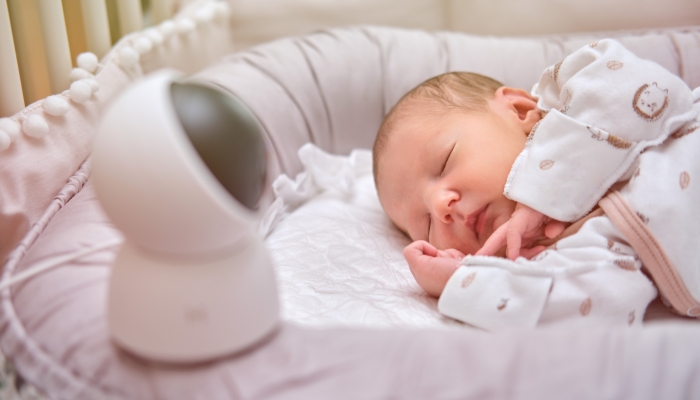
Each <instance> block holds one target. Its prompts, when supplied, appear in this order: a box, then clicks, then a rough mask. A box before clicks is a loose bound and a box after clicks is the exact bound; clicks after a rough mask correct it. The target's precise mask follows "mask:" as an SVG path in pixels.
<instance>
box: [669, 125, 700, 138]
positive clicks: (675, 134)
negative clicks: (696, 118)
mask: <svg viewBox="0 0 700 400" xmlns="http://www.w3.org/2000/svg"><path fill="white" fill-rule="evenodd" d="M698 128H700V125H692V126H689V127H687V128H681V129H679V130H677V131H675V132H673V133H672V134H671V138H672V139H680V138H682V137H683V136H686V135H690V134H691V133H693V132H695V131H696V130H698Z"/></svg>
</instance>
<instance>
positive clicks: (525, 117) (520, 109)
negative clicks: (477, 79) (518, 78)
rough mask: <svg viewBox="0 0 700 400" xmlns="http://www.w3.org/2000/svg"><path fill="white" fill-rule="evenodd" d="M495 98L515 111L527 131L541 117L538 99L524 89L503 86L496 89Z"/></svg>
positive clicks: (528, 131)
mask: <svg viewBox="0 0 700 400" xmlns="http://www.w3.org/2000/svg"><path fill="white" fill-rule="evenodd" d="M494 100H495V101H496V102H500V103H501V104H503V105H505V106H506V107H507V108H509V109H510V110H511V111H513V112H514V113H515V116H517V118H518V121H519V122H520V123H521V124H523V128H524V130H525V131H526V132H527V133H530V130H532V127H533V126H534V125H535V123H536V122H537V121H539V120H540V119H541V115H540V112H539V110H538V109H537V100H535V98H534V97H532V96H531V95H530V93H528V92H526V91H525V90H523V89H517V88H512V87H509V86H501V87H500V88H498V89H497V90H496V93H495V94H494Z"/></svg>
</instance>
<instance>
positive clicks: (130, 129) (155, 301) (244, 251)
mask: <svg viewBox="0 0 700 400" xmlns="http://www.w3.org/2000/svg"><path fill="white" fill-rule="evenodd" d="M179 78H180V74H179V73H177V72H175V71H161V72H158V73H155V74H153V75H151V76H149V77H147V78H145V79H142V80H141V81H139V82H137V83H135V84H133V85H132V86H131V87H129V88H128V89H127V90H125V92H124V93H122V94H121V95H120V96H119V97H118V98H116V99H115V100H114V101H113V103H112V104H111V105H110V106H109V107H108V109H107V111H106V113H105V114H104V117H103V119H102V121H101V124H100V127H99V129H98V133H97V136H96V139H95V147H94V152H93V156H92V159H93V160H92V180H93V183H94V185H95V189H96V192H97V195H98V198H99V200H100V202H101V204H102V206H103V208H104V210H105V212H106V213H107V215H108V216H109V217H110V219H111V220H112V222H113V223H114V224H115V225H116V226H117V227H118V228H119V229H120V230H121V231H122V232H123V234H124V236H125V241H124V244H123V245H122V248H121V249H120V251H119V253H118V255H117V257H116V259H115V261H114V265H113V267H112V274H111V278H110V282H109V297H108V319H109V327H110V331H111V334H112V337H113V339H114V341H115V342H116V343H117V344H118V345H120V346H121V347H123V348H124V349H126V350H128V351H130V352H132V353H135V354H137V355H139V356H141V357H145V358H148V359H152V360H156V361H165V362H199V361H205V360H209V359H213V358H216V357H220V356H223V355H227V354H231V353H234V352H237V351H239V350H243V349H245V348H247V347H249V346H250V345H252V344H254V343H256V342H257V341H259V340H260V339H261V338H263V337H264V336H266V335H268V334H270V333H271V332H272V331H273V330H274V328H275V326H276V325H277V322H278V318H279V317H278V315H279V310H278V307H279V306H278V297H277V287H276V281H275V276H274V271H273V268H272V263H271V261H270V258H269V256H268V253H267V251H266V249H265V246H264V244H263V242H262V238H261V237H260V236H259V235H258V233H257V223H258V219H259V217H260V215H259V212H258V211H255V210H252V209H250V208H247V207H245V206H244V205H242V204H241V203H240V202H238V201H237V200H236V199H235V198H234V197H233V196H232V195H231V194H230V193H229V192H228V191H227V189H226V188H225V187H224V186H223V185H222V184H221V183H220V182H219V181H218V180H217V177H216V176H215V175H214V174H213V173H212V172H211V171H210V169H209V168H208V167H207V164H205V162H204V161H203V160H202V158H201V157H200V155H199V154H198V152H197V150H196V149H195V147H194V146H193V144H192V142H191V141H190V140H189V138H188V136H187V135H186V133H185V132H184V130H183V127H182V125H181V123H180V121H179V119H178V115H177V114H176V110H175V108H174V106H173V100H172V93H171V87H172V84H173V82H175V81H176V80H177V79H179Z"/></svg>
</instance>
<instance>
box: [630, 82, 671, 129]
mask: <svg viewBox="0 0 700 400" xmlns="http://www.w3.org/2000/svg"><path fill="white" fill-rule="evenodd" d="M666 107H668V89H661V88H660V87H659V86H658V85H657V84H656V82H654V83H652V84H651V85H648V84H644V85H642V87H640V88H639V89H637V92H636V93H635V94H634V100H633V101H632V108H634V111H635V112H636V113H637V115H639V116H640V117H642V118H644V119H645V120H647V121H649V122H653V121H656V120H657V119H659V117H661V114H663V112H664V111H665V110H666Z"/></svg>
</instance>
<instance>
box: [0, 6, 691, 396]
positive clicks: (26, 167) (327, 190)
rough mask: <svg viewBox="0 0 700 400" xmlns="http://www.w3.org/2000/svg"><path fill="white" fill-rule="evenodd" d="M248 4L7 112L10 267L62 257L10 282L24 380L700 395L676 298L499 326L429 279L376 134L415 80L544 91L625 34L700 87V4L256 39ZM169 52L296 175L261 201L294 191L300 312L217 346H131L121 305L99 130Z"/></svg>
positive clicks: (164, 32)
mask: <svg viewBox="0 0 700 400" xmlns="http://www.w3.org/2000/svg"><path fill="white" fill-rule="evenodd" d="M154 4H155V2H154ZM171 4H174V3H171ZM411 4H414V5H415V4H417V3H411ZM684 4H685V3H684ZM231 6H233V10H232V8H231ZM452 6H453V8H452V9H453V10H455V9H459V7H461V6H460V5H459V4H458V3H454V4H452ZM236 7H237V4H236V2H234V1H232V2H230V3H227V2H223V1H216V0H198V1H192V2H188V3H186V4H184V3H183V4H182V5H181V6H179V8H177V13H176V14H173V15H168V16H166V17H163V18H170V17H172V19H171V20H168V19H166V21H167V22H169V23H165V24H163V23H161V24H160V25H159V26H158V28H157V29H156V28H147V29H145V30H136V31H134V32H132V33H129V34H127V35H126V36H124V37H123V38H122V39H120V40H119V41H118V42H117V43H116V44H115V45H114V46H112V47H111V48H110V49H109V50H106V52H105V53H104V55H101V56H100V60H99V65H97V66H96V69H95V70H94V74H91V75H89V76H87V75H83V77H82V78H81V77H77V76H76V78H77V79H76V80H75V82H79V81H80V80H81V79H88V80H94V81H95V82H94V83H92V82H86V81H83V83H85V85H86V86H84V88H85V87H87V89H86V90H89V92H88V95H87V97H80V96H79V94H75V93H73V91H72V90H71V89H69V87H70V84H68V83H67V84H66V85H67V86H66V87H63V89H59V91H58V92H56V93H57V95H58V96H59V97H60V100H62V103H61V102H59V103H61V104H60V106H55V105H50V104H47V103H45V100H44V99H43V98H42V99H37V101H36V102H33V103H32V104H29V105H27V106H26V107H24V104H23V103H22V104H21V107H20V106H17V105H15V109H14V111H11V112H10V111H7V112H5V111H4V110H3V111H2V112H3V113H4V114H3V115H4V116H6V117H8V118H9V120H10V121H11V122H12V123H14V125H11V124H10V125H8V124H9V123H8V122H4V123H3V124H5V125H1V124H0V129H5V130H10V129H15V130H16V132H14V134H13V136H12V137H13V139H12V141H11V142H10V143H9V144H8V146H7V148H6V149H5V150H4V151H3V152H1V153H0V229H1V232H2V233H1V237H2V242H1V243H0V257H2V258H3V260H5V262H4V269H3V272H2V282H8V281H10V280H11V279H16V278H17V277H20V276H21V275H22V273H23V272H25V271H27V270H30V269H33V268H36V267H37V266H41V265H46V266H47V269H46V271H44V272H43V273H41V274H38V275H35V276H32V277H31V278H29V279H26V280H23V281H20V282H18V283H16V284H12V285H5V286H4V287H3V288H2V289H1V290H0V349H1V350H2V354H3V355H4V356H5V357H6V358H7V360H8V361H11V364H8V365H11V366H12V368H14V369H15V370H16V373H17V376H19V377H21V379H20V378H18V379H15V380H14V381H13V383H12V385H13V386H14V384H15V383H17V386H18V387H21V388H22V390H23V392H22V398H31V396H36V397H39V396H41V397H45V398H52V399H54V398H55V399H248V398H251V399H252V398H264V399H277V398H280V399H287V398H289V399H296V398H348V399H355V398H495V399H501V398H567V397H574V396H575V397H583V398H603V397H614V398H617V397H625V398H635V399H637V398H639V399H647V398H648V399H656V398H665V399H672V398H695V397H698V396H700V383H698V381H697V379H694V377H695V376H697V371H698V369H699V368H700V361H698V360H699V359H700V358H699V357H698V355H699V354H700V343H698V341H697V335H698V334H699V333H700V326H698V325H697V323H696V322H693V321H690V320H688V319H684V318H681V317H678V316H675V315H672V314H670V313H669V312H667V311H666V309H665V307H664V306H663V305H662V304H661V303H660V301H656V302H655V303H652V305H651V306H650V308H649V309H648V310H647V313H646V315H645V318H644V319H645V323H644V325H643V327H637V328H630V327H627V326H624V327H612V328H611V327H606V326H595V325H588V324H587V325H580V326H579V325H574V326H571V325H553V326H545V327H542V328H538V329H535V330H527V331H509V332H501V333H497V334H491V333H487V332H484V331H480V330H476V329H473V328H470V327H468V326H466V325H464V324H460V323H456V322H454V321H451V320H449V319H447V318H445V317H442V316H440V315H439V313H437V310H436V300H435V299H433V298H431V297H429V296H427V295H425V294H424V293H423V292H422V291H421V289H420V288H419V287H418V286H417V285H416V284H415V282H413V281H412V278H411V276H410V273H409V272H408V270H407V267H406V264H405V261H404V260H403V258H402V256H401V249H402V247H403V246H405V245H406V244H407V243H408V239H407V238H406V237H404V236H403V235H402V234H401V233H400V232H399V231H398V230H396V229H395V228H394V227H393V226H392V225H391V223H390V222H389V221H388V219H387V218H386V217H385V216H384V215H383V213H382V211H381V208H380V207H379V204H378V201H377V199H376V192H375V191H374V185H373V181H372V179H371V162H370V155H369V152H368V151H366V150H363V149H368V148H370V147H371V145H372V142H373V139H374V135H375V134H376V131H377V128H378V126H379V124H380V123H381V120H382V118H383V116H384V115H385V114H386V112H388V110H389V109H390V108H391V107H392V106H393V104H395V103H396V102H397V101H398V99H399V98H400V97H401V96H402V95H403V93H405V92H406V91H407V90H409V89H410V88H412V87H413V86H415V85H416V84H417V83H419V82H421V81H423V80H425V79H427V78H429V77H431V76H434V75H437V74H439V73H442V72H446V71H451V70H470V71H474V72H479V73H483V74H487V75H490V76H493V77H495V78H496V79H499V80H501V81H502V82H504V83H505V84H506V85H511V86H515V87H523V88H529V87H530V86H531V85H532V84H533V83H534V82H535V81H536V80H537V79H538V77H539V73H540V72H541V71H542V70H543V69H544V68H545V67H547V66H549V65H552V64H554V63H556V62H558V61H559V60H560V59H561V58H563V57H564V56H565V55H567V54H569V53H570V52H572V51H574V50H575V49H577V48H579V47H580V46H582V45H584V44H587V43H590V42H592V41H595V40H597V39H600V38H604V37H614V38H616V39H618V40H619V41H620V42H622V43H623V44H624V45H625V46H627V47H628V48H629V49H630V50H632V51H633V52H635V53H637V54H638V55H640V56H642V57H645V58H649V59H652V60H655V61H657V62H658V63H660V64H661V65H663V66H664V67H666V68H667V69H669V70H670V71H672V72H674V73H676V74H677V75H679V76H680V77H681V78H682V79H683V80H684V81H685V82H686V83H687V84H688V85H689V86H690V87H698V86H700V68H699V66H700V26H698V25H693V24H697V23H698V22H700V20H698V19H697V16H698V15H700V7H695V8H692V7H691V8H692V9H689V10H687V11H686V13H685V14H687V15H689V16H690V18H691V20H690V21H688V23H687V25H688V26H685V27H682V26H678V27H672V28H644V29H626V30H614V31H596V32H591V33H566V34H548V35H535V36H533V35H530V36H492V35H485V34H467V33H460V32H455V31H447V30H439V31H434V30H427V29H406V28H395V27H394V28H390V27H381V26H370V25H358V26H350V27H341V28H332V29H323V30H320V31H317V32H313V33H306V34H303V35H298V36H297V35H292V36H287V37H284V38H281V39H277V40H275V41H272V42H266V43H264V44H261V45H256V46H255V47H252V48H249V49H247V50H240V51H235V50H238V49H239V48H238V47H237V46H239V44H238V45H237V44H236V41H237V36H236V35H235V34H233V32H235V28H234V27H232V26H231V24H232V21H234V20H235V18H236V16H235V15H233V13H235V11H236ZM171 10H175V9H171ZM0 17H2V15H0ZM692 18H695V19H692ZM681 22H686V21H685V20H682V21H681ZM623 27H624V26H623ZM425 28H431V27H429V26H428V27H425ZM528 33H533V32H528ZM252 36H254V35H251V37H252ZM248 45H249V43H245V46H248ZM83 65H85V64H83ZM163 67H169V68H175V69H178V70H181V71H183V72H185V73H186V74H188V75H189V77H188V79H189V80H190V81H192V82H201V83H205V84H208V85H214V86H216V87H218V88H221V89H223V90H225V91H227V92H230V93H232V94H234V95H235V96H237V97H238V98H239V99H241V100H242V101H244V102H245V104H247V105H248V107H249V108H250V109H251V110H252V112H253V113H254V114H255V116H256V117H257V118H258V120H259V121H260V123H261V125H262V128H263V131H264V134H265V138H266V140H267V141H268V143H269V149H270V163H269V169H270V172H269V174H270V176H271V177H272V178H274V177H278V176H284V177H285V178H282V179H281V180H278V181H277V182H280V183H279V184H278V186H277V190H276V191H273V189H272V187H270V188H269V190H268V191H267V192H266V193H265V195H264V198H263V200H262V202H263V204H264V205H265V207H272V206H273V205H274V204H275V203H274V201H276V199H280V198H281V199H282V200H283V201H282V203H284V207H282V206H279V204H280V203H277V204H278V207H279V208H278V209H277V211H276V212H275V213H272V214H270V216H269V219H268V220H267V221H266V225H264V226H263V227H262V228H261V231H262V233H263V234H264V235H266V242H267V245H268V248H269V250H270V253H271V256H272V257H273V259H274V261H275V264H276V265H277V270H276V272H277V276H278V286H279V289H280V294H281V299H282V301H281V308H282V322H281V323H280V325H279V327H278V328H277V329H276V330H275V332H274V333H273V334H271V335H268V336H266V337H265V338H264V339H263V340H262V341H260V342H259V343H257V344H256V345H255V346H254V347H253V348H251V349H249V350H246V351H244V352H241V353H237V354H233V355H229V356H226V357H222V358H220V359H216V360H213V361H210V362H206V363H200V364H196V365H169V364H158V363H152V362H148V361H146V360H143V359H140V358H138V357H135V356H133V355H132V354H129V353H128V352H125V351H123V350H121V349H120V348H119V347H117V346H115V345H114V344H113V343H112V341H111V340H110V337H109V330H108V327H107V324H106V319H105V316H104V314H105V300H106V299H105V291H106V287H107V281H108V279H109V272H110V265H111V262H112V261H113V258H114V255H115V252H116V250H117V248H118V245H119V242H120V239H121V234H120V232H119V231H118V230H117V229H116V228H115V227H114V226H113V225H112V224H111V223H110V221H109V220H108V218H107V217H106V216H105V215H104V213H103V212H102V211H101V209H100V207H99V203H98V201H97V199H96V197H95V193H94V190H93V188H92V183H91V181H90V179H89V176H90V175H89V173H90V153H91V145H92V137H93V135H94V132H95V130H96V127H97V125H98V124H99V119H100V115H101V113H102V112H103V110H104V108H105V107H107V106H108V105H109V102H110V101H111V99H113V98H114V97H115V96H116V95H118V93H119V92H120V91H121V90H122V89H123V88H124V87H126V86H127V85H129V83H131V82H133V81H135V80H137V79H140V78H141V77H142V76H144V75H145V74H148V73H150V72H153V71H156V70H158V69H161V68H163ZM88 73H89V72H88ZM69 74H70V71H67V74H66V77H67V76H68V75H69ZM86 77H87V78H86ZM3 82H4V81H3ZM91 85H92V86H91ZM5 87H6V86H4V83H3V90H4V89H5ZM65 89H68V90H65ZM64 90H65V91H64ZM74 97H75V98H74ZM4 104H6V103H4ZM15 104H17V103H15ZM18 107H19V108H18ZM59 109H60V110H63V111H61V112H54V111H56V110H59ZM60 110H59V111H60ZM33 116H37V117H39V118H41V121H40V122H36V121H37V119H36V118H34V117H33ZM30 120H32V121H34V122H28V121H30ZM8 127H9V128H8ZM37 127H38V128H37ZM308 143H311V144H313V146H310V145H308ZM329 166H331V167H332V168H331V167H329ZM304 185H306V186H304ZM302 186H303V187H302ZM280 187H286V188H287V189H288V190H287V192H284V190H281V189H280ZM294 190H297V191H296V192H294ZM284 193H287V194H286V195H285V194H284ZM290 193H291V194H290ZM20 382H22V383H21V385H20ZM1 390H5V389H0V394H2V393H3V392H2V391H1ZM8 390H9V389H8ZM7 393H10V392H9V391H8V392H7ZM41 397H39V398H41Z"/></svg>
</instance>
